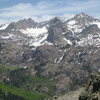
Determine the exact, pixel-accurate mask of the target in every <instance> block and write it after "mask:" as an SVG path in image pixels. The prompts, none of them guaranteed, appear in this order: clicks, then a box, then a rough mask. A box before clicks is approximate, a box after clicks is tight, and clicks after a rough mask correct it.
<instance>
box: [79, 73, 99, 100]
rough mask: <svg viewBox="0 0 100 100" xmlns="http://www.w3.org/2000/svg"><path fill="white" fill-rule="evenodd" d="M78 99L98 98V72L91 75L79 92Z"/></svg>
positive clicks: (97, 99)
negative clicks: (82, 89)
mask: <svg viewBox="0 0 100 100" xmlns="http://www.w3.org/2000/svg"><path fill="white" fill-rule="evenodd" d="M79 100H100V73H98V74H97V73H95V74H93V75H91V77H90V80H89V84H88V85H87V86H86V87H85V90H84V91H83V92H82V93H81V95H80V97H79Z"/></svg>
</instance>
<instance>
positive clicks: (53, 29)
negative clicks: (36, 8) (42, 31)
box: [47, 17, 66, 45]
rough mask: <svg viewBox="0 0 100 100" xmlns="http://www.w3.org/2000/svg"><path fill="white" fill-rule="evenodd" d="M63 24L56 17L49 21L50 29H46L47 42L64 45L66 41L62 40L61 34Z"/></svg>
mask: <svg viewBox="0 0 100 100" xmlns="http://www.w3.org/2000/svg"><path fill="white" fill-rule="evenodd" d="M63 26H64V24H63V23H62V22H61V20H60V19H59V18H57V17H55V18H54V19H52V20H51V21H50V27H49V29H48V33H49V35H48V38H47V40H48V41H49V42H51V43H54V45H64V44H66V41H65V40H64V35H63V32H65V29H64V27H63Z"/></svg>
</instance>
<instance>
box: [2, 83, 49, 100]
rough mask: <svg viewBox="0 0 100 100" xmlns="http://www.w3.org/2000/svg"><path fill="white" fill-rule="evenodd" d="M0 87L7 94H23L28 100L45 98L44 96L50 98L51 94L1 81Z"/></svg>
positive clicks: (42, 99)
mask: <svg viewBox="0 0 100 100" xmlns="http://www.w3.org/2000/svg"><path fill="white" fill-rule="evenodd" d="M0 89H1V90H2V91H3V92H5V94H8V93H9V92H10V93H11V94H14V95H17V96H21V97H23V98H25V99H27V100H44V98H49V96H48V95H46V94H39V93H36V92H32V91H26V90H23V89H20V88H16V87H13V86H9V85H4V84H3V83H0Z"/></svg>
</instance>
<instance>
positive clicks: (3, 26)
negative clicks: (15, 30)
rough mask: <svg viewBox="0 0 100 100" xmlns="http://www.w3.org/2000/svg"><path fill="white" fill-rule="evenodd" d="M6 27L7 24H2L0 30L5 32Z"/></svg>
mask: <svg viewBox="0 0 100 100" xmlns="http://www.w3.org/2000/svg"><path fill="white" fill-rule="evenodd" d="M7 27H8V24H4V25H2V26H1V27H0V30H5V29H6V28H7Z"/></svg>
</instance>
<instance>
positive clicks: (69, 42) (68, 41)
mask: <svg viewBox="0 0 100 100" xmlns="http://www.w3.org/2000/svg"><path fill="white" fill-rule="evenodd" d="M63 39H64V40H65V41H67V43H68V44H70V45H72V42H71V41H70V40H68V39H66V38H63Z"/></svg>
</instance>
